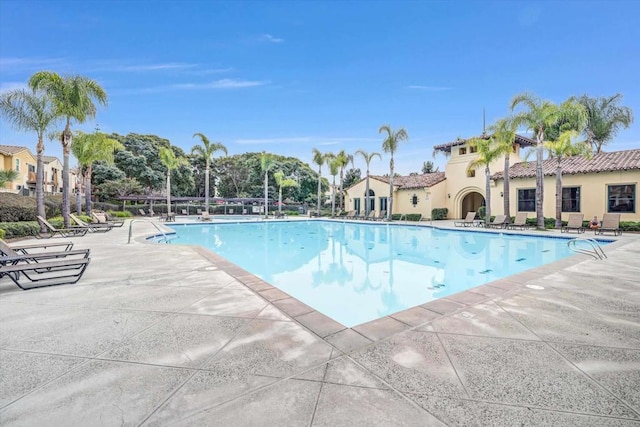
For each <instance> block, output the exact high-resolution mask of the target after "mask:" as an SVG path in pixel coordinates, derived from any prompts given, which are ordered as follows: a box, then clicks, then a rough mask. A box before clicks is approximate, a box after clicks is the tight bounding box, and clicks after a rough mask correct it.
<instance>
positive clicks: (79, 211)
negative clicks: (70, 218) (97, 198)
mask: <svg viewBox="0 0 640 427" xmlns="http://www.w3.org/2000/svg"><path fill="white" fill-rule="evenodd" d="M82 181H84V176H82V179H79V178H77V179H76V185H77V188H76V191H75V195H76V214H78V215H82V197H81V194H82Z"/></svg>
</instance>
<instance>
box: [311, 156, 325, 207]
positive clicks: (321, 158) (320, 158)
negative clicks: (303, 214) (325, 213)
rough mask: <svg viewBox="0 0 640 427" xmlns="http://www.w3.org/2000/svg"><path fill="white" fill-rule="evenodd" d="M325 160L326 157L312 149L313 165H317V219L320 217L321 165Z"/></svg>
mask: <svg viewBox="0 0 640 427" xmlns="http://www.w3.org/2000/svg"><path fill="white" fill-rule="evenodd" d="M325 160H326V156H325V155H324V154H322V153H321V152H320V150H318V149H317V148H314V149H313V163H315V164H316V165H318V217H320V199H321V197H322V195H321V194H320V193H321V192H322V165H323V164H324V162H325Z"/></svg>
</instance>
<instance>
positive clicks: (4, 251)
mask: <svg viewBox="0 0 640 427" xmlns="http://www.w3.org/2000/svg"><path fill="white" fill-rule="evenodd" d="M47 248H57V249H56V250H57V251H70V250H71V249H73V242H68V241H67V242H51V243H47V242H44V243H28V244H20V243H18V244H12V245H9V244H8V243H7V242H5V241H4V240H2V239H0V255H6V256H8V255H9V253H11V251H13V252H15V255H30V254H31V255H32V254H33V253H34V252H42V249H45V250H46V249H47ZM34 249H39V251H34Z"/></svg>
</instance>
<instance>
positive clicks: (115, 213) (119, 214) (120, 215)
mask: <svg viewBox="0 0 640 427" xmlns="http://www.w3.org/2000/svg"><path fill="white" fill-rule="evenodd" d="M108 214H109V215H112V216H114V217H116V218H131V217H132V216H133V215H131V212H129V211H108Z"/></svg>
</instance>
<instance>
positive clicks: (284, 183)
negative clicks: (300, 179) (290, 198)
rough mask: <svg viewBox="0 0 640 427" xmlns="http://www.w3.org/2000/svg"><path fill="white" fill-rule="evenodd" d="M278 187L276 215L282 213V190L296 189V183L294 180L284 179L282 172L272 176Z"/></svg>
mask: <svg viewBox="0 0 640 427" xmlns="http://www.w3.org/2000/svg"><path fill="white" fill-rule="evenodd" d="M273 177H274V178H275V180H276V184H277V185H278V213H282V189H283V188H287V187H297V186H298V183H297V182H296V180H295V179H291V178H285V177H284V172H282V171H278V172H276V173H274V174H273Z"/></svg>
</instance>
